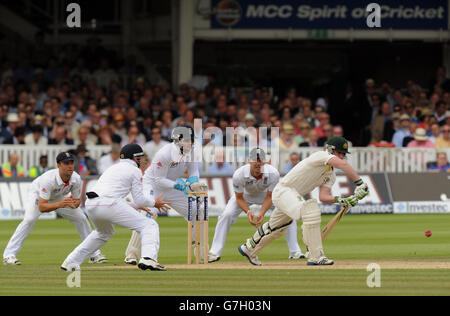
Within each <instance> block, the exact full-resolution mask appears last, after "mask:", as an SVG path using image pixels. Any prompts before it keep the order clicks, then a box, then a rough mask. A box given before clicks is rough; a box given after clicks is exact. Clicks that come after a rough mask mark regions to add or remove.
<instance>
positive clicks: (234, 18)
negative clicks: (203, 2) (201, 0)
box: [211, 0, 448, 30]
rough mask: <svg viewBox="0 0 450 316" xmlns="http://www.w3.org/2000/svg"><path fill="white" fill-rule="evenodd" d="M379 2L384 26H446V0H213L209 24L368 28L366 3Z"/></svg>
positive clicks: (249, 26)
mask: <svg viewBox="0 0 450 316" xmlns="http://www.w3.org/2000/svg"><path fill="white" fill-rule="evenodd" d="M370 2H374V3H378V4H379V5H380V8H381V27H382V28H386V29H390V28H392V29H434V30H438V29H444V30H445V29H447V28H448V2H447V0H427V1H423V0H408V1H402V0H384V1H367V2H365V1H361V0H346V1H333V0H302V1H298V0H265V1H261V0H212V1H211V6H212V11H213V14H212V15H211V27H212V28H229V27H232V28H242V29H269V28H270V29H285V28H293V29H349V28H353V29H367V23H366V17H367V15H368V12H367V10H366V6H367V5H368V4H369V3H370Z"/></svg>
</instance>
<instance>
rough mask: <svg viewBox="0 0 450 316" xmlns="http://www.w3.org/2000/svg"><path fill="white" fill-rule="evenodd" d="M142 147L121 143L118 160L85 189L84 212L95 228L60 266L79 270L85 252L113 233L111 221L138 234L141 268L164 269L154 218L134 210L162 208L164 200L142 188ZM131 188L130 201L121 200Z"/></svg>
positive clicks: (97, 245)
mask: <svg viewBox="0 0 450 316" xmlns="http://www.w3.org/2000/svg"><path fill="white" fill-rule="evenodd" d="M144 155H145V154H144V151H143V150H142V148H141V146H139V145H137V144H128V145H125V146H124V147H123V148H122V150H121V151H120V162H119V163H118V164H115V165H113V166H111V167H109V168H108V169H107V170H106V171H105V172H104V173H103V174H102V175H101V176H100V178H99V179H98V182H97V183H96V184H95V185H94V187H93V188H92V191H91V192H87V193H86V195H87V197H88V200H87V201H86V203H85V204H86V212H87V214H88V216H89V218H90V219H91V220H92V221H93V222H94V225H95V227H96V230H94V231H93V232H92V233H91V234H89V236H88V237H87V238H86V239H85V240H84V241H83V242H82V243H81V244H80V245H79V246H78V247H76V248H75V250H74V251H72V253H71V254H69V256H68V257H67V258H66V260H65V261H64V262H63V264H62V265H61V269H63V270H66V271H67V270H68V271H73V270H79V269H80V265H81V264H82V263H83V261H84V260H86V258H87V257H88V255H89V253H91V252H92V251H95V250H97V249H99V248H100V247H102V246H103V245H104V244H105V243H106V242H107V241H108V240H109V239H110V238H111V237H112V236H113V234H114V225H119V226H122V227H124V228H128V229H131V230H136V231H137V232H138V233H139V235H140V238H141V244H142V250H141V253H142V257H141V259H140V260H139V265H138V267H139V268H140V269H142V270H147V269H150V270H157V271H165V270H166V268H165V267H164V266H163V265H161V264H159V263H158V261H157V259H158V252H159V227H158V224H157V223H156V221H155V220H153V219H151V218H148V217H145V216H143V215H142V214H140V213H139V212H137V211H136V209H137V208H140V209H144V210H147V209H148V208H147V207H153V206H154V207H156V208H160V209H162V210H165V208H166V207H167V202H165V201H162V200H161V196H158V197H157V198H156V199H153V197H151V196H150V195H149V194H145V192H144V191H143V189H142V172H141V170H140V169H139V165H140V159H141V157H143V156H144ZM130 192H131V195H132V197H133V201H134V204H130V203H128V202H126V201H125V197H126V196H127V195H128V194H129V193H130Z"/></svg>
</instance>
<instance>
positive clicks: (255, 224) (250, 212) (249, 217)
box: [247, 210, 257, 227]
mask: <svg viewBox="0 0 450 316" xmlns="http://www.w3.org/2000/svg"><path fill="white" fill-rule="evenodd" d="M247 217H248V221H249V222H250V224H252V225H253V226H255V227H257V223H255V222H254V218H255V214H253V212H252V211H250V210H249V211H248V212H247Z"/></svg>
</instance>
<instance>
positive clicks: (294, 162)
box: [283, 152, 300, 174]
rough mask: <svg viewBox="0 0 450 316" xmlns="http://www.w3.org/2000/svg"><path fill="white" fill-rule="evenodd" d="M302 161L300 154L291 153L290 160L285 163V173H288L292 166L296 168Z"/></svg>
mask: <svg viewBox="0 0 450 316" xmlns="http://www.w3.org/2000/svg"><path fill="white" fill-rule="evenodd" d="M299 162H300V156H299V155H298V154H297V153H296V152H293V153H291V154H290V155H289V161H288V162H287V163H286V164H285V165H284V171H283V173H284V174H287V173H288V172H289V171H291V169H292V168H294V167H295V166H296V165H297V164H298V163H299Z"/></svg>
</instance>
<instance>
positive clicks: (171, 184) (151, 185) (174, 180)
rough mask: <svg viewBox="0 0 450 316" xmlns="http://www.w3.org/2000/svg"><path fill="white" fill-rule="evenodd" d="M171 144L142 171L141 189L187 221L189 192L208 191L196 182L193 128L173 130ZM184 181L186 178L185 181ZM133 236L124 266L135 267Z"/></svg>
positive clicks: (181, 127)
mask: <svg viewBox="0 0 450 316" xmlns="http://www.w3.org/2000/svg"><path fill="white" fill-rule="evenodd" d="M171 138H172V141H173V142H172V143H170V144H167V145H165V146H164V147H162V148H161V149H160V150H159V151H158V152H157V153H156V154H155V157H153V159H152V164H151V165H150V167H149V168H148V169H147V170H146V171H145V173H144V177H143V189H144V191H145V192H146V194H151V195H153V196H158V195H160V194H163V195H164V200H166V201H168V202H170V203H171V204H170V206H171V207H172V208H173V209H174V210H175V211H177V212H178V213H179V214H180V215H181V216H183V217H184V218H185V219H186V220H187V215H188V214H187V212H188V198H187V194H188V191H207V190H208V187H207V186H206V184H202V183H200V182H199V171H198V163H197V162H195V161H193V159H191V157H193V155H194V152H193V151H194V150H193V145H194V129H193V128H192V127H191V126H188V125H183V126H177V127H175V128H174V129H173V131H172V136H171ZM183 178H187V180H184V179H183ZM135 237H136V236H135V235H132V237H131V240H130V242H129V245H128V247H127V250H126V254H125V263H127V264H133V265H134V264H135V262H136V258H137V255H139V253H138V250H139V249H140V247H139V239H137V238H135Z"/></svg>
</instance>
